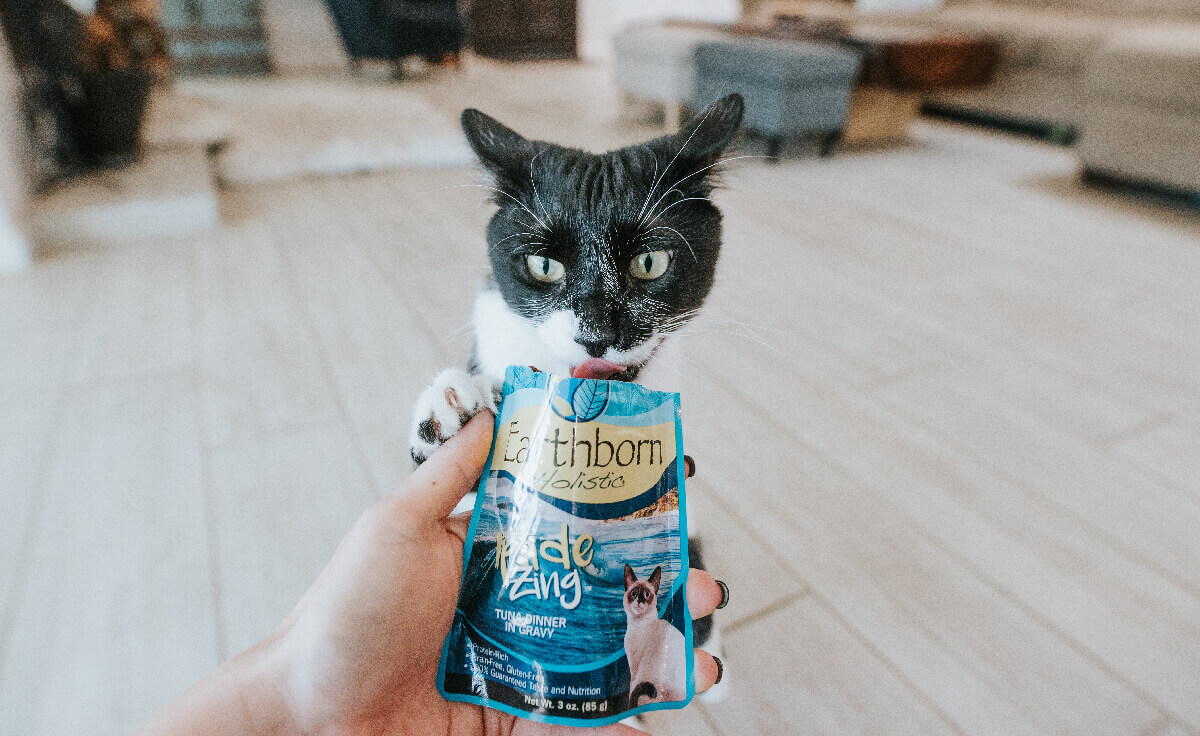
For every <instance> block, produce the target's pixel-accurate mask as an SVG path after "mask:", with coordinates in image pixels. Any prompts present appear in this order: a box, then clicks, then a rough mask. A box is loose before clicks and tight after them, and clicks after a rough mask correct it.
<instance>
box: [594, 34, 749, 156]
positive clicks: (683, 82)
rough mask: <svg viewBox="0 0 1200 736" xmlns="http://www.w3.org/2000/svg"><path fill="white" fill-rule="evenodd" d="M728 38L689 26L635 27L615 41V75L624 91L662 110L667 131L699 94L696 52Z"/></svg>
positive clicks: (675, 125) (671, 128)
mask: <svg viewBox="0 0 1200 736" xmlns="http://www.w3.org/2000/svg"><path fill="white" fill-rule="evenodd" d="M725 37H727V34H725V33H724V32H722V31H721V30H719V29H717V28H702V27H694V26H686V25H660V24H655V25H641V26H632V27H630V28H627V29H625V30H624V31H622V32H620V33H618V34H617V35H616V36H614V37H613V75H614V78H615V80H616V83H617V86H618V87H620V88H621V91H622V92H624V93H626V94H629V95H633V96H636V97H639V98H641V99H645V100H651V101H653V102H656V103H659V104H661V105H662V106H663V109H664V111H665V114H664V116H663V118H664V125H665V127H666V129H667V130H669V131H672V132H673V131H675V130H677V129H678V128H679V122H680V119H681V117H682V112H681V110H682V108H683V106H684V105H686V104H690V103H691V102H692V98H693V97H694V96H695V94H696V60H695V55H696V48H697V47H698V46H699V45H700V44H701V43H704V42H706V41H713V40H718V39H721V38H725Z"/></svg>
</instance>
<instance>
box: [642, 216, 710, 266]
mask: <svg viewBox="0 0 1200 736" xmlns="http://www.w3.org/2000/svg"><path fill="white" fill-rule="evenodd" d="M655 230H670V231H671V232H673V233H675V234H676V235H678V236H679V238H680V239H681V240H683V244H684V245H686V246H687V248H688V252H690V253H691V254H692V260H693V261H696V262H697V263H699V262H700V259H699V258H697V257H696V251H694V250H692V244H691V243H690V242H688V239H687V238H685V237H683V233H681V232H679V231H678V230H676V229H675V228H673V227H671V226H670V225H658V226H655V227H653V228H651V229H649V230H647V231H646V234H647V235H649V234H650V233H652V232H654V231H655Z"/></svg>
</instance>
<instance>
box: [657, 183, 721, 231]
mask: <svg viewBox="0 0 1200 736" xmlns="http://www.w3.org/2000/svg"><path fill="white" fill-rule="evenodd" d="M671 191H679V190H678V189H672V190H671ZM682 193H683V192H680V194H682ZM659 201H660V202H661V201H662V200H659ZM684 202H710V203H713V201H712V200H711V199H710V198H708V197H684V198H683V199H680V200H677V201H675V202H672V203H671V204H669V205H667V206H666V207H664V208H663V210H662V212H659V213H658V214H657V215H655V216H654V219H653V220H651V221H650V222H647V223H646V225H647V226H650V225H653V224H654V223H656V222H658V221H659V220H660V219H662V216H663V215H665V214H667V213H668V212H670V211H671V208H672V207H674V206H676V205H680V204H683V203H684ZM657 204H658V203H657V202H656V203H655V206H657ZM713 204H715V203H713ZM650 214H652V215H653V214H654V210H653V209H651V210H650Z"/></svg>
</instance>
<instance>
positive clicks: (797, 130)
mask: <svg viewBox="0 0 1200 736" xmlns="http://www.w3.org/2000/svg"><path fill="white" fill-rule="evenodd" d="M861 63H862V59H861V58H860V57H859V55H858V54H856V53H854V52H852V51H847V50H844V49H841V48H838V47H835V46H826V45H823V44H817V43H808V42H805V41H776V40H773V39H765V38H736V39H730V40H727V41H724V40H723V41H712V42H708V43H702V44H700V46H699V47H697V49H696V95H695V98H694V102H695V107H696V109H697V110H700V109H703V108H705V107H706V106H708V105H709V104H710V103H712V102H715V101H717V100H718V99H720V98H722V97H724V96H725V95H727V94H729V93H731V92H740V93H741V94H742V96H743V97H744V98H745V99H746V117H745V125H746V129H747V130H749V131H750V132H752V133H758V134H760V135H763V136H766V137H767V139H768V141H769V142H770V154H771V155H772V156H778V155H779V149H780V146H781V144H782V141H783V139H784V138H787V137H790V136H794V135H816V136H820V137H821V141H822V142H821V153H822V155H829V154H830V153H832V152H833V149H834V147H835V146H836V145H837V142H838V141H839V140H840V138H841V132H842V129H843V128H844V127H845V126H846V113H847V112H848V110H849V108H850V94H851V92H852V91H853V90H854V82H855V80H856V79H857V78H858V70H859V66H860V65H861Z"/></svg>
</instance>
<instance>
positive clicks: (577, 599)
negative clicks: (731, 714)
mask: <svg viewBox="0 0 1200 736" xmlns="http://www.w3.org/2000/svg"><path fill="white" fill-rule="evenodd" d="M495 430H496V433H495V439H494V440H493V444H492V451H491V455H490V456H489V458H488V463H487V465H485V466H484V472H483V475H482V477H481V478H480V481H479V486H478V488H477V489H476V490H477V492H476V497H475V506H474V510H473V512H472V516H471V525H470V527H469V529H468V531H467V537H466V540H465V542H464V546H463V559H464V566H463V580H462V588H461V591H460V593H459V599H458V606H457V609H456V611H455V615H454V621H453V623H452V625H451V628H450V634H449V636H448V637H447V638H446V643H445V646H444V648H443V650H442V660H441V664H440V667H439V670H438V688H439V689H440V690H441V692H442V694H443V695H444V696H445V697H446V698H447V699H449V700H457V701H462V702H469V703H476V704H479V705H485V706H488V707H490V708H496V709H499V710H502V711H505V712H507V713H511V714H513V715H518V716H522V717H525V718H530V719H533V720H538V721H543V722H548V723H559V724H569V725H599V724H604V723H612V722H615V721H619V720H621V719H623V718H626V717H629V716H631V715H635V714H637V713H641V712H644V711H648V710H656V709H662V708H682V707H683V706H684V705H686V704H687V703H688V701H690V700H691V698H692V696H693V695H694V692H695V683H694V676H693V656H694V655H693V649H692V621H691V616H690V615H689V613H688V607H687V595H686V581H687V571H688V564H687V563H688V554H687V552H688V551H687V521H686V519H687V515H686V512H687V503H686V498H685V494H684V477H685V475H686V473H685V472H684V459H683V458H684V456H683V434H682V428H681V426H680V422H679V394H674V393H664V392H657V391H651V390H649V389H646V388H644V387H642V386H639V385H636V384H633V383H625V382H619V381H602V380H597V379H580V378H571V377H570V376H558V375H554V374H551V373H541V372H537V371H534V370H532V369H531V368H526V367H515V366H514V367H511V368H509V369H508V372H507V378H506V379H505V382H504V385H503V387H502V399H501V401H500V403H499V407H498V411H497V415H496V426H495ZM636 571H645V572H644V574H646V578H645V579H644V580H642V579H638V575H637V572H636Z"/></svg>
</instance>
